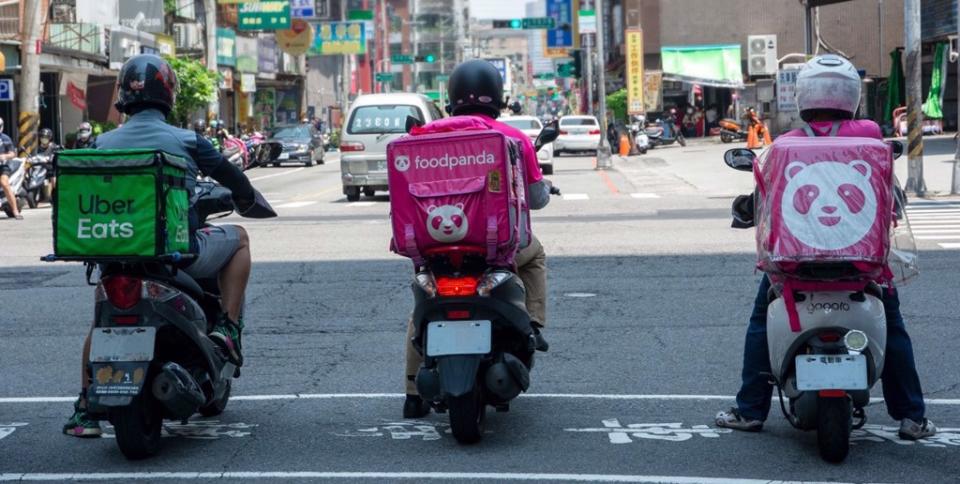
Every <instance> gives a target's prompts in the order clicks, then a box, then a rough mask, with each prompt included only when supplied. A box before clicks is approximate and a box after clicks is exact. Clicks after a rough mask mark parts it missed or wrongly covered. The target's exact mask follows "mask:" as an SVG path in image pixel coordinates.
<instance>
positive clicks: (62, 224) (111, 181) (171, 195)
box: [53, 149, 190, 260]
mask: <svg viewBox="0 0 960 484" xmlns="http://www.w3.org/2000/svg"><path fill="white" fill-rule="evenodd" d="M54 163H55V166H56V174H57V186H56V196H55V197H54V205H53V225H54V231H53V247H54V255H56V256H58V257H63V258H71V259H81V260H82V259H97V258H105V257H122V258H131V257H144V258H149V257H156V256H160V255H164V254H172V253H174V252H180V253H187V252H189V250H190V227H189V215H188V214H189V208H190V202H189V196H188V193H187V189H186V176H187V163H186V161H184V160H183V159H181V158H178V157H176V156H172V155H169V154H167V153H164V152H162V151H154V150H141V149H134V150H69V151H62V152H60V153H57V155H56V158H55V161H54Z"/></svg>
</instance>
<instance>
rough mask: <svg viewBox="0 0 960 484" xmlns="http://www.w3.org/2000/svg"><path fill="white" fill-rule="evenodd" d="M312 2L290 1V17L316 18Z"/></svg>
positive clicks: (305, 0)
mask: <svg viewBox="0 0 960 484" xmlns="http://www.w3.org/2000/svg"><path fill="white" fill-rule="evenodd" d="M314 7H315V4H314V0H290V16H291V17H293V18H313V17H315V16H316V9H315V8H314Z"/></svg>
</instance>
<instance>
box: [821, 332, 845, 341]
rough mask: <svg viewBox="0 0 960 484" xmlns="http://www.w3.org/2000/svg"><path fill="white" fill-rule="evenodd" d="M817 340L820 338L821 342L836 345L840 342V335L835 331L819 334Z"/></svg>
mask: <svg viewBox="0 0 960 484" xmlns="http://www.w3.org/2000/svg"><path fill="white" fill-rule="evenodd" d="M817 338H819V339H820V341H823V342H824V343H836V342H837V341H840V333H837V332H835V331H825V332H823V333H820V334H818V335H817Z"/></svg>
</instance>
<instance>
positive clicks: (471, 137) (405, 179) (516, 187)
mask: <svg viewBox="0 0 960 484" xmlns="http://www.w3.org/2000/svg"><path fill="white" fill-rule="evenodd" d="M521 157H522V155H521V151H520V147H519V146H518V144H517V143H516V142H515V141H514V140H512V139H510V138H508V137H506V136H505V135H504V134H502V133H500V132H499V131H495V130H492V129H489V128H488V127H487V125H486V124H484V123H483V121H482V120H481V119H479V118H474V117H470V116H456V117H452V118H447V119H441V120H438V121H434V122H432V123H430V124H427V125H426V126H423V127H420V128H415V129H414V130H413V132H412V133H411V135H410V136H404V137H402V138H399V139H397V140H395V141H393V142H391V143H390V144H389V145H387V171H388V183H389V186H390V219H391V222H392V224H393V240H392V241H391V244H390V245H391V247H390V248H391V250H392V251H394V252H396V253H398V254H400V255H403V256H406V257H410V258H411V259H413V261H414V262H415V263H416V264H417V265H422V264H423V263H424V262H425V259H424V256H425V255H427V254H428V252H429V251H430V250H432V249H437V248H442V247H449V246H468V247H470V248H474V249H480V250H481V251H482V252H483V253H484V254H486V259H487V262H488V263H489V264H491V265H495V266H503V267H506V266H511V265H513V261H514V257H515V256H516V254H517V251H518V250H519V248H520V247H522V246H525V245H526V244H528V243H529V234H530V225H529V224H530V217H529V210H528V207H527V203H526V196H525V188H526V187H525V186H524V176H523V163H522V159H521Z"/></svg>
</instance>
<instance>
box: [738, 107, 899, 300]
mask: <svg viewBox="0 0 960 484" xmlns="http://www.w3.org/2000/svg"><path fill="white" fill-rule="evenodd" d="M836 127H837V125H835V126H834V130H833V133H832V134H836ZM754 176H755V178H756V181H757V189H758V197H757V201H758V206H757V214H758V218H757V220H758V225H757V253H758V256H759V263H758V266H759V267H760V269H761V270H763V271H765V272H767V273H769V274H771V275H776V276H780V277H783V278H791V279H800V280H821V281H839V280H848V281H850V280H862V281H866V280H873V279H882V278H883V277H884V276H885V272H886V270H887V269H886V267H887V254H888V252H889V250H890V233H891V232H890V231H891V224H892V221H893V213H894V212H893V211H894V191H893V186H894V180H893V156H892V149H891V147H890V146H889V145H887V144H886V143H884V142H883V141H881V140H877V139H873V138H852V137H835V136H830V137H814V136H811V137H788V138H781V139H778V140H777V141H776V142H775V143H774V144H773V145H771V147H770V149H769V151H767V153H765V156H764V160H763V162H762V164H760V165H758V166H754Z"/></svg>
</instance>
